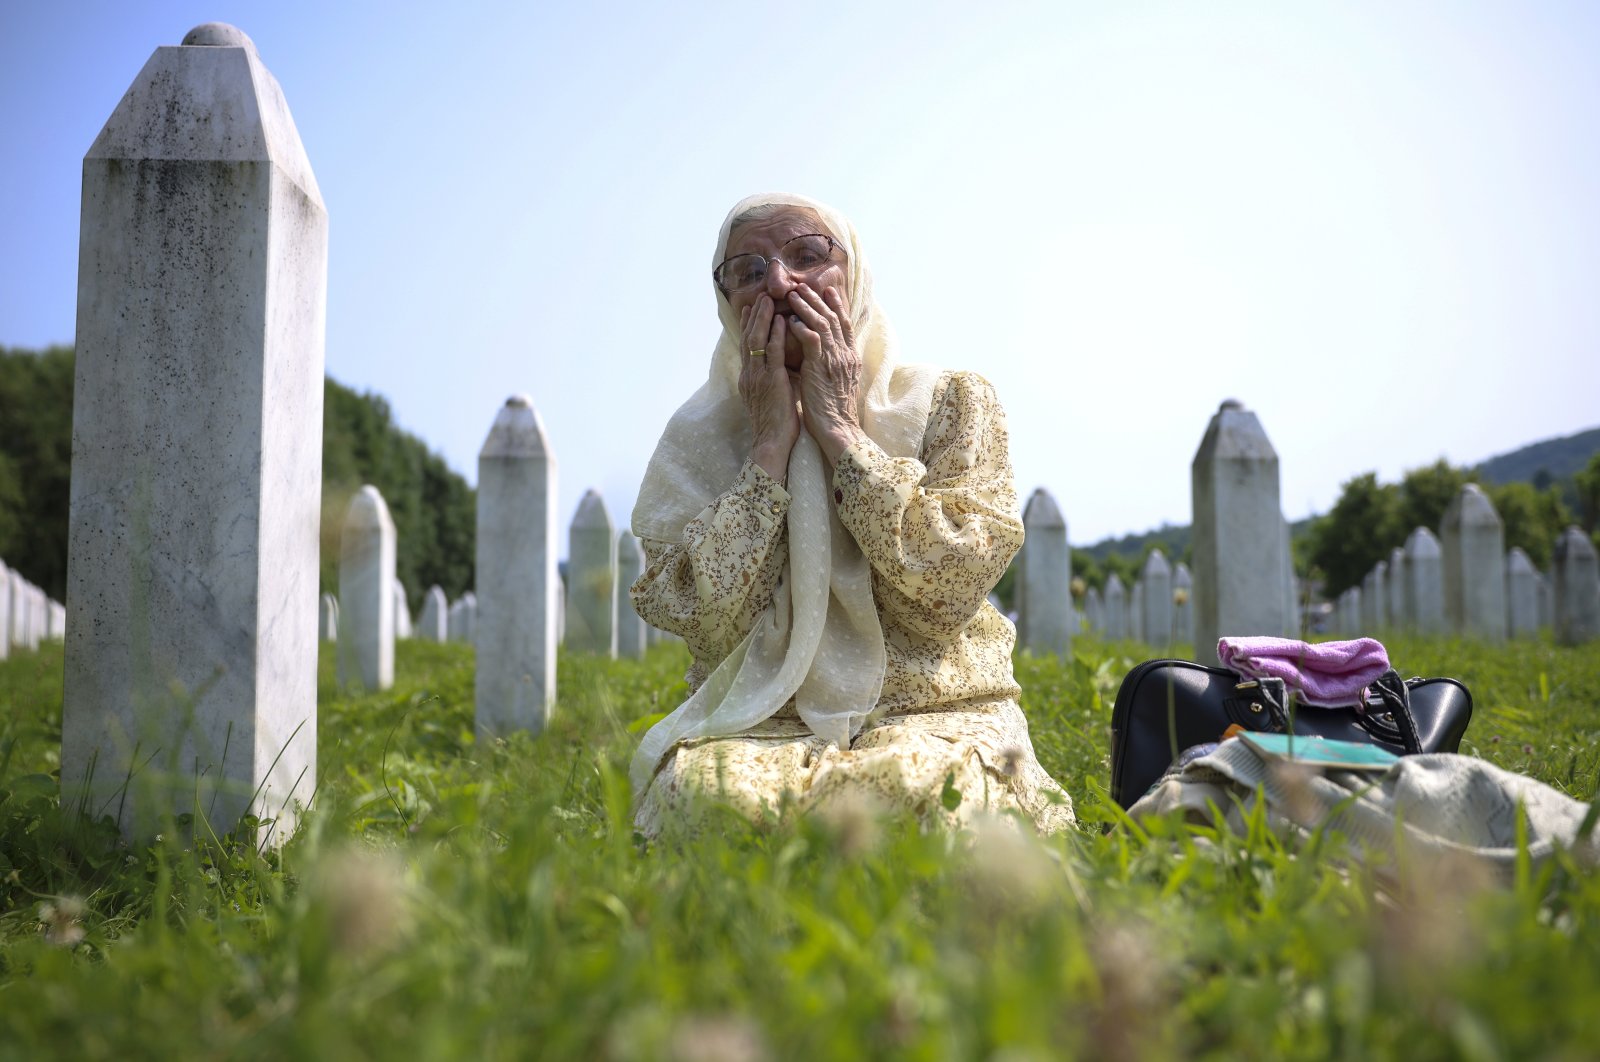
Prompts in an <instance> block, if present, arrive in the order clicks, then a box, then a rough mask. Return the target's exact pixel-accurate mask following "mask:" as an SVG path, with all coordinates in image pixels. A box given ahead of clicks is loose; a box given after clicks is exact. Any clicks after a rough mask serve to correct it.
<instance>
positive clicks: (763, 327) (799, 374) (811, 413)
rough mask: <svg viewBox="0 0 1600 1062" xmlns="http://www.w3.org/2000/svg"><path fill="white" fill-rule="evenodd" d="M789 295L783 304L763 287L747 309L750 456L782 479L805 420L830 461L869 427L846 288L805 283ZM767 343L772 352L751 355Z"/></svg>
mask: <svg viewBox="0 0 1600 1062" xmlns="http://www.w3.org/2000/svg"><path fill="white" fill-rule="evenodd" d="M787 303H788V305H786V306H779V305H777V304H776V303H774V302H773V300H772V297H771V296H770V295H768V294H767V293H765V292H763V293H762V294H761V295H760V296H759V297H758V298H757V299H756V301H755V302H754V303H753V304H751V305H750V306H747V307H745V308H744V309H743V310H742V311H741V312H740V314H739V324H740V327H741V328H742V330H743V331H742V339H741V341H742V344H743V351H742V353H743V355H744V365H743V367H742V368H741V369H740V372H739V397H741V398H742V399H744V405H745V410H746V412H747V413H748V414H749V416H750V427H751V447H750V457H751V460H753V461H755V462H756V464H758V465H760V466H761V467H762V469H763V470H764V471H765V472H766V473H767V474H768V475H770V476H771V477H772V478H773V479H776V480H777V481H778V482H780V483H782V482H783V481H784V478H785V476H786V474H787V472H788V468H789V453H790V451H791V450H793V449H794V444H795V441H796V440H798V439H799V438H800V429H801V427H802V425H803V426H804V427H805V430H806V431H808V432H810V433H811V437H812V438H813V439H815V440H816V441H817V445H818V446H819V447H821V449H822V453H823V456H824V457H826V458H827V459H828V463H829V464H830V465H831V464H837V463H838V460H839V455H840V454H842V453H844V451H845V449H846V448H847V447H849V446H850V444H851V443H854V442H855V441H856V440H858V439H860V438H861V437H862V435H863V434H864V433H863V432H862V430H861V425H860V424H859V423H858V422H857V420H856V404H857V401H858V398H859V396H860V392H861V356H860V355H859V354H857V353H856V348H855V336H854V335H853V334H852V333H853V329H852V328H851V325H850V312H849V308H848V307H847V306H846V305H845V301H844V295H843V294H842V293H841V292H840V291H839V289H838V288H835V287H828V288H825V289H823V290H822V291H820V292H818V291H817V290H816V289H814V288H812V287H810V286H809V285H807V284H804V283H802V284H799V285H797V286H796V287H795V289H794V290H793V291H791V292H789V294H788V296H787ZM791 340H794V341H796V342H797V345H798V346H799V355H800V356H799V365H798V367H796V368H791V367H790V365H789V358H788V356H787V351H788V349H789V347H790V342H791ZM762 349H765V350H766V351H767V353H766V354H765V355H760V356H756V357H751V356H750V351H752V350H762Z"/></svg>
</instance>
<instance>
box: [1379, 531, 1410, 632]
mask: <svg viewBox="0 0 1600 1062" xmlns="http://www.w3.org/2000/svg"><path fill="white" fill-rule="evenodd" d="M1383 591H1384V596H1383V609H1384V612H1385V613H1386V614H1387V615H1388V617H1389V628H1390V629H1391V630H1396V631H1403V630H1406V629H1407V628H1408V627H1409V626H1410V624H1409V622H1408V621H1407V620H1406V551H1405V548H1404V547H1403V546H1396V547H1395V548H1394V549H1391V550H1390V551H1389V567H1388V569H1387V570H1386V571H1385V572H1384V578H1383Z"/></svg>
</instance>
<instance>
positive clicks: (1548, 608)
mask: <svg viewBox="0 0 1600 1062" xmlns="http://www.w3.org/2000/svg"><path fill="white" fill-rule="evenodd" d="M1555 625H1556V602H1555V591H1554V590H1553V589H1551V586H1550V577H1549V576H1548V575H1546V574H1545V573H1544V572H1540V573H1539V626H1540V627H1543V628H1545V629H1547V630H1553V629H1554V628H1555Z"/></svg>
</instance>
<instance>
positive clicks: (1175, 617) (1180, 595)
mask: <svg viewBox="0 0 1600 1062" xmlns="http://www.w3.org/2000/svg"><path fill="white" fill-rule="evenodd" d="M1172 637H1173V640H1174V641H1180V642H1188V643H1189V644H1190V645H1191V646H1192V645H1193V644H1194V576H1192V575H1190V574H1189V566H1188V565H1187V564H1185V563H1183V562H1182V561H1179V562H1178V566H1177V567H1176V568H1174V569H1172Z"/></svg>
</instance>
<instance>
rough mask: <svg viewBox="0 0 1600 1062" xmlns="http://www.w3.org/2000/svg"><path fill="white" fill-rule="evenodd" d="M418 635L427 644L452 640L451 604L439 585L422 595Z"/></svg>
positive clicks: (429, 588)
mask: <svg viewBox="0 0 1600 1062" xmlns="http://www.w3.org/2000/svg"><path fill="white" fill-rule="evenodd" d="M416 635H417V637H418V638H421V639H422V640H423V641H425V642H447V641H449V640H450V603H449V601H448V600H447V599H446V598H445V596H444V590H443V588H442V587H440V586H439V585H438V584H437V583H435V584H434V585H433V586H430V587H428V592H427V593H426V594H423V595H422V617H421V618H420V619H418V620H417V630H416Z"/></svg>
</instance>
